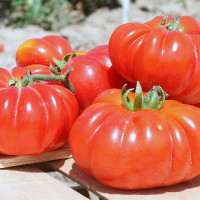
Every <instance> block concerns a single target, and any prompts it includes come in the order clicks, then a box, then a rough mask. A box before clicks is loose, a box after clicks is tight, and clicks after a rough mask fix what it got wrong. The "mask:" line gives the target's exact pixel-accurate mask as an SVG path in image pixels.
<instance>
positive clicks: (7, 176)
mask: <svg viewBox="0 0 200 200" xmlns="http://www.w3.org/2000/svg"><path fill="white" fill-rule="evenodd" d="M0 199H1V200H36V199H37V200H86V199H87V198H86V197H84V196H83V195H81V194H79V193H77V192H76V191H74V190H72V189H71V188H69V187H68V186H66V185H65V184H63V183H61V182H60V181H58V180H56V179H54V178H52V177H51V176H49V175H48V174H46V173H44V172H42V171H40V170H39V169H37V168H35V167H33V166H30V165H28V166H20V167H13V168H9V169H0Z"/></svg>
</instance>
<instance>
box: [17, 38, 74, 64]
mask: <svg viewBox="0 0 200 200" xmlns="http://www.w3.org/2000/svg"><path fill="white" fill-rule="evenodd" d="M68 53H71V46H70V44H69V42H68V41H67V40H66V39H65V38H63V37H61V36H57V35H48V36H45V37H43V38H41V39H39V38H33V39H29V40H27V41H25V42H23V43H22V44H21V46H20V47H19V48H18V50H17V53H16V63H17V66H18V67H26V66H28V65H32V64H42V65H46V66H49V62H51V63H53V58H56V59H58V60H62V59H63V57H64V56H65V55H66V54H68Z"/></svg>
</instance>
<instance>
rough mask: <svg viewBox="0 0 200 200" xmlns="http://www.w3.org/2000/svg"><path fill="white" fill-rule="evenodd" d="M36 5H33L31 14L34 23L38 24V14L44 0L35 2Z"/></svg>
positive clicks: (35, 0)
mask: <svg viewBox="0 0 200 200" xmlns="http://www.w3.org/2000/svg"><path fill="white" fill-rule="evenodd" d="M33 1H34V4H33V5H32V9H31V14H32V20H33V22H36V20H37V18H38V14H39V11H40V8H41V5H42V0H33Z"/></svg>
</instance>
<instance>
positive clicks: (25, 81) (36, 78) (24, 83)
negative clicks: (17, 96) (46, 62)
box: [9, 67, 75, 94]
mask: <svg viewBox="0 0 200 200" xmlns="http://www.w3.org/2000/svg"><path fill="white" fill-rule="evenodd" d="M72 71H74V68H72V67H71V68H69V69H68V70H67V72H66V73H65V74H63V75H32V74H31V72H29V73H28V74H27V75H26V76H24V77H22V79H21V81H17V80H16V79H12V80H10V81H9V85H10V86H16V87H18V88H22V87H28V86H30V85H32V84H33V83H36V82H46V81H60V82H61V83H63V85H64V86H65V87H66V88H67V89H69V90H70V91H71V92H72V93H73V94H75V89H74V86H73V85H72V83H71V82H70V80H69V75H70V73H71V72H72Z"/></svg>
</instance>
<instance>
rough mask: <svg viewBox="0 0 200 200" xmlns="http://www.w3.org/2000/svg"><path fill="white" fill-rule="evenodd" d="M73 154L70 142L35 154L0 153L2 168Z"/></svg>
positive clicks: (0, 166)
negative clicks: (7, 154)
mask: <svg viewBox="0 0 200 200" xmlns="http://www.w3.org/2000/svg"><path fill="white" fill-rule="evenodd" d="M70 156H71V154H70V151H69V147H68V143H66V144H65V145H64V146H62V147H61V148H59V149H57V150H55V151H51V152H46V153H43V154H40V155H35V156H6V155H2V154H0V168H7V167H13V166H19V165H24V164H32V163H38V162H44V161H49V160H58V159H63V158H69V157H70Z"/></svg>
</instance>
